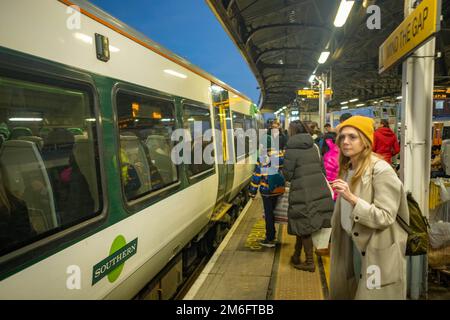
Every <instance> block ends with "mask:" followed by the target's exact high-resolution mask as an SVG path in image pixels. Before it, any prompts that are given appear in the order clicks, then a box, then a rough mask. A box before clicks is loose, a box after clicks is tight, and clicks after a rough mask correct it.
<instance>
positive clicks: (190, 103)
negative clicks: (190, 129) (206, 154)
mask: <svg viewBox="0 0 450 320" xmlns="http://www.w3.org/2000/svg"><path fill="white" fill-rule="evenodd" d="M180 105H181V119H182V121H184V107H185V106H186V105H188V106H191V107H197V108H201V109H204V110H207V111H208V112H209V122H210V125H211V129H212V130H215V126H214V121H212V120H211V116H212V114H211V110H210V107H209V106H208V105H207V104H205V103H201V102H199V101H195V100H190V99H182V100H181V103H180ZM183 124H184V123H182V125H183ZM215 139H217V137H215V136H214V137H213V141H212V143H213V145H214V163H213V164H212V167H211V168H210V169H208V170H205V171H202V172H199V173H197V174H195V175H193V176H188V174H187V166H188V165H186V164H183V165H184V166H185V172H186V177H187V179H188V180H189V183H190V184H191V185H192V184H195V183H197V182H199V181H201V180H203V179H206V178H207V177H209V176H211V175H213V174H215V173H216V154H215V153H216V145H215V143H216V142H215Z"/></svg>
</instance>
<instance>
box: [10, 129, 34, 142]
mask: <svg viewBox="0 0 450 320" xmlns="http://www.w3.org/2000/svg"><path fill="white" fill-rule="evenodd" d="M32 135H33V132H31V129H30V128H27V127H15V128H12V130H11V134H10V136H9V139H10V140H16V139H17V138H19V137H23V136H32Z"/></svg>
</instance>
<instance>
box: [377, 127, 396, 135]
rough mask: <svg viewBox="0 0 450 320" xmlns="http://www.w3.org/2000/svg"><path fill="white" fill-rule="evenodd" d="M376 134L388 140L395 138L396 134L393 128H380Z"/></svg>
mask: <svg viewBox="0 0 450 320" xmlns="http://www.w3.org/2000/svg"><path fill="white" fill-rule="evenodd" d="M376 132H377V133H378V134H381V135H383V136H385V137H388V138H391V137H393V136H395V133H394V131H392V129H391V128H386V127H381V128H378V129H377V131H376Z"/></svg>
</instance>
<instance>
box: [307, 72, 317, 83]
mask: <svg viewBox="0 0 450 320" xmlns="http://www.w3.org/2000/svg"><path fill="white" fill-rule="evenodd" d="M315 78H316V75H314V74H312V75H311V77H309V80H308V81H309V82H311V83H313V82H314V79H315Z"/></svg>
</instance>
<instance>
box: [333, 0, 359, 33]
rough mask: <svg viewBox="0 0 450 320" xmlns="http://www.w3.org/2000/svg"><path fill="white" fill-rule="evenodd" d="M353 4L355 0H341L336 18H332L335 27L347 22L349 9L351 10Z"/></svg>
mask: <svg viewBox="0 0 450 320" xmlns="http://www.w3.org/2000/svg"><path fill="white" fill-rule="evenodd" d="M354 4H355V1H349V0H341V4H340V5H339V9H338V12H337V14H336V18H335V19H334V25H335V26H336V27H338V28H340V27H342V26H343V25H344V24H345V22H347V18H348V16H349V15H350V11H352V8H353V5H354Z"/></svg>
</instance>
